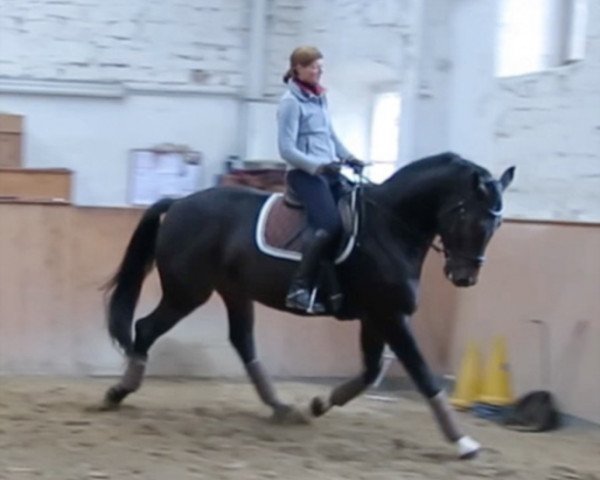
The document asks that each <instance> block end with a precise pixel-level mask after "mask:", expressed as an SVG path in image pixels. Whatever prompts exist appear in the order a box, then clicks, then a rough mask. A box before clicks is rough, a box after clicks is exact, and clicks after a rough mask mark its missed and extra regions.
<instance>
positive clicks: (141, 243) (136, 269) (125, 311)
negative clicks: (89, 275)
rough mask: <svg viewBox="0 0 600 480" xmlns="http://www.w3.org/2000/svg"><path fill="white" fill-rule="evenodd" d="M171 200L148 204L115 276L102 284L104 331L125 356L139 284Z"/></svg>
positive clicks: (151, 258) (149, 267) (150, 262)
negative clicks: (106, 297)
mask: <svg viewBox="0 0 600 480" xmlns="http://www.w3.org/2000/svg"><path fill="white" fill-rule="evenodd" d="M173 202H174V200H173V199H170V198H165V199H162V200H159V201H158V202H156V203H155V204H154V205H152V206H151V207H150V208H148V210H146V212H145V213H144V216H143V217H142V219H141V220H140V223H139V224H138V226H137V228H136V229H135V231H134V232H133V235H132V237H131V240H130V241H129V245H128V246H127V250H126V251H125V256H124V257H123V260H122V261H121V265H120V266H119V269H118V270H117V272H116V273H115V275H114V276H113V277H112V278H111V279H110V280H109V281H108V282H107V283H106V284H105V285H104V290H105V292H106V294H107V295H109V300H108V332H109V334H110V336H111V338H112V339H113V340H115V341H116V342H117V343H118V344H119V345H120V346H121V348H122V349H123V350H124V351H125V353H130V352H131V349H132V339H131V324H132V323H133V314H134V311H135V306H136V304H137V301H138V298H139V296H140V291H141V290H142V283H143V282H144V279H145V278H146V275H148V273H150V270H152V266H153V264H154V250H155V247H156V237H157V234H158V228H159V227H160V216H161V215H162V214H163V213H165V212H166V211H167V210H169V208H170V207H171V205H172V204H173Z"/></svg>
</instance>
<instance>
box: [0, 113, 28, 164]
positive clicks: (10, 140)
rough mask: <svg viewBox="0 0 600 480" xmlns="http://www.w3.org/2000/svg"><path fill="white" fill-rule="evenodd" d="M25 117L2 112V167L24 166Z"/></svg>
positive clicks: (0, 160)
mask: <svg viewBox="0 0 600 480" xmlns="http://www.w3.org/2000/svg"><path fill="white" fill-rule="evenodd" d="M22 151H23V117H22V116H21V115H12V114H8V113H0V167H12V168H20V167H22V166H23V158H22Z"/></svg>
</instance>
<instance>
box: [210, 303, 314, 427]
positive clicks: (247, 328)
mask: <svg viewBox="0 0 600 480" xmlns="http://www.w3.org/2000/svg"><path fill="white" fill-rule="evenodd" d="M221 296H222V297H223V301H224V302H225V306H226V308H227V316H228V319H229V340H230V342H231V344H232V345H233V347H234V348H235V350H236V352H237V353H238V355H239V356H240V359H241V360H242V362H243V364H244V367H245V369H246V372H247V374H248V377H249V378H250V380H251V381H252V384H253V385H254V388H255V389H256V392H257V393H258V396H259V397H260V399H261V400H262V401H263V403H265V404H266V405H268V406H269V407H271V408H272V409H273V414H274V419H275V420H277V421H281V422H292V423H305V422H306V421H307V419H306V417H304V415H302V414H301V413H300V412H298V411H297V410H295V409H294V408H293V407H291V406H289V405H286V404H285V403H283V402H282V401H281V400H280V399H279V397H278V396H277V393H276V391H275V388H274V386H273V383H272V381H271V379H270V378H269V375H268V374H267V372H266V370H265V369H264V368H263V366H262V364H261V362H260V360H259V359H258V358H257V356H256V346H255V343H254V305H253V303H252V300H250V299H247V298H245V297H243V296H242V295H240V294H228V293H221Z"/></svg>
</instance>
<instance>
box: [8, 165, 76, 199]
mask: <svg viewBox="0 0 600 480" xmlns="http://www.w3.org/2000/svg"><path fill="white" fill-rule="evenodd" d="M72 173H73V172H72V171H71V170H68V169H66V168H39V169H37V168H0V200H2V201H9V200H14V201H49V202H70V200H71V177H72Z"/></svg>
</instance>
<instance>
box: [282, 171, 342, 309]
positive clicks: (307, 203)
mask: <svg viewBox="0 0 600 480" xmlns="http://www.w3.org/2000/svg"><path fill="white" fill-rule="evenodd" d="M287 181H288V183H289V184H290V186H291V187H292V189H293V190H294V193H295V194H296V195H297V196H298V198H299V199H300V201H301V202H302V204H303V205H304V207H305V208H306V213H307V217H308V223H309V225H310V226H311V227H312V231H313V232H314V233H313V234H312V237H311V238H309V239H308V240H307V241H306V242H305V244H304V250H303V253H302V260H301V262H300V266H299V268H298V270H297V272H296V274H295V275H294V277H293V279H292V284H291V286H290V290H289V293H288V295H287V297H286V306H288V307H289V308H293V309H297V310H303V311H306V310H308V308H309V307H310V303H311V302H310V300H311V293H312V287H313V286H314V284H315V281H316V276H317V274H318V272H319V267H320V265H321V263H322V262H323V260H325V259H326V258H327V256H328V255H330V254H331V246H332V245H333V244H334V242H335V241H336V240H337V237H338V235H339V233H340V231H341V228H342V225H341V219H340V216H339V213H338V210H337V205H336V202H335V200H334V198H333V195H332V193H331V190H330V187H329V182H328V181H327V179H326V178H324V177H323V176H320V175H311V174H309V173H306V172H303V171H301V170H292V171H290V172H289V173H288V175H287ZM313 311H314V312H315V313H322V312H324V311H325V308H324V306H323V305H322V304H321V303H315V304H313Z"/></svg>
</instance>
